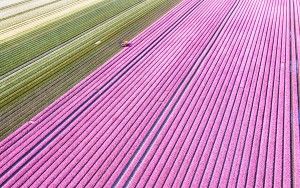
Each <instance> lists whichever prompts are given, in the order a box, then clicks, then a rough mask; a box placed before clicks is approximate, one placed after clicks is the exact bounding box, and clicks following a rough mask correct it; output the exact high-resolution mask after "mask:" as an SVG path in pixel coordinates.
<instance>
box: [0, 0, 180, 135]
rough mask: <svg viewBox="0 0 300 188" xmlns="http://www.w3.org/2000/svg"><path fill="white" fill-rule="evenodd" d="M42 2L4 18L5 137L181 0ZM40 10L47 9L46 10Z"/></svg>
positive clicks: (0, 108) (0, 50) (0, 112)
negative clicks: (121, 42) (24, 18)
mask: <svg viewBox="0 0 300 188" xmlns="http://www.w3.org/2000/svg"><path fill="white" fill-rule="evenodd" d="M43 2H44V3H45V4H42V5H39V6H37V5H35V6H33V5H32V2H31V1H29V2H28V3H30V4H29V5H27V4H28V3H24V4H21V5H16V7H15V8H16V9H17V10H19V9H21V8H23V10H24V11H23V12H17V15H15V17H18V16H23V15H25V16H26V15H28V14H30V16H28V17H27V19H26V20H24V21H23V22H17V23H15V22H14V21H15V17H12V16H9V18H7V19H5V18H6V17H5V16H3V20H1V23H5V24H7V25H6V26H5V27H4V26H2V27H1V31H0V41H1V42H0V66H1V70H0V78H1V79H0V116H1V119H0V124H1V126H0V139H1V138H4V137H5V136H6V135H8V134H9V133H10V132H12V131H13V130H15V129H16V128H17V127H18V126H20V125H21V124H22V123H24V122H26V121H28V120H29V119H30V118H31V117H32V116H33V115H35V114H36V113H38V112H39V111H40V110H42V109H43V108H44V107H46V106H47V105H49V104H50V103H51V102H53V101H54V100H55V99H57V97H59V96H60V95H62V94H63V93H65V92H66V91H67V90H68V89H70V88H71V87H72V86H74V84H76V83H78V82H79V81H80V80H81V79H83V78H84V77H85V76H87V75H88V74H89V73H90V72H91V71H93V70H94V69H95V68H97V67H98V66H99V65H101V64H102V63H104V62H105V61H106V60H107V59H108V58H109V57H111V56H112V55H113V54H115V53H116V52H118V51H119V50H120V48H121V47H120V44H119V43H120V41H122V40H124V39H126V40H130V39H131V38H132V37H134V36H135V35H136V34H137V33H138V32H140V31H142V30H143V29H145V28H146V27H147V26H148V25H149V24H151V23H152V22H153V21H155V20H156V19H157V18H158V17H159V16H160V15H163V14H164V12H166V11H167V10H169V9H170V8H171V7H172V6H174V5H176V4H177V3H178V2H179V0H172V1H167V0H161V1H153V0H151V1H149V0H147V1H141V0H118V1H111V0H100V1H99V0H88V1H78V0H72V1H66V2H64V1H57V0H56V1H53V0H51V1H49V0H48V1H43ZM79 5H80V6H79ZM19 6H21V8H20V7H19ZM24 6H25V7H26V9H24ZM27 6H29V7H27ZM58 6H59V7H60V8H59V9H58V8H57V7H58ZM13 8H14V7H12V8H10V9H13ZM29 8H31V9H30V11H29V10H27V9H29ZM41 10H43V11H46V12H44V14H42V15H41V14H39V13H40V12H41ZM36 12H37V13H36ZM17 20H19V19H17ZM36 22H38V23H36ZM13 24H14V25H13ZM0 25H2V24H0ZM32 25H33V26H32ZM29 26H30V27H29ZM12 33H13V34H12Z"/></svg>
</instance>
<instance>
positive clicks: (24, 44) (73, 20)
mask: <svg viewBox="0 0 300 188" xmlns="http://www.w3.org/2000/svg"><path fill="white" fill-rule="evenodd" d="M140 2H141V0H118V1H111V0H104V1H101V2H100V3H97V4H95V5H93V6H91V7H89V8H87V9H84V10H82V11H79V12H77V13H75V14H72V15H69V16H66V17H64V18H62V19H60V20H58V21H56V22H53V23H51V24H48V25H46V26H44V27H41V28H39V29H36V30H34V31H32V32H30V33H28V34H25V35H22V36H20V37H18V38H16V39H13V40H10V41H7V42H5V43H3V44H0V67H1V69H0V76H1V75H4V74H5V73H7V72H10V71H12V70H13V69H16V68H17V67H19V66H20V65H22V64H24V63H26V62H27V61H29V60H32V59H34V58H36V57H38V56H39V55H41V54H43V53H45V52H47V51H49V50H50V49H52V48H54V47H56V46H59V45H61V44H63V43H65V42H67V41H69V40H70V39H72V38H76V37H77V36H78V35H80V34H81V33H83V32H85V31H86V30H88V29H90V28H93V27H97V26H98V25H101V24H102V23H103V22H105V21H107V20H108V19H112V18H113V17H115V16H116V15H119V14H120V13H122V12H124V11H127V10H128V9H129V8H132V7H133V6H135V5H137V4H140Z"/></svg>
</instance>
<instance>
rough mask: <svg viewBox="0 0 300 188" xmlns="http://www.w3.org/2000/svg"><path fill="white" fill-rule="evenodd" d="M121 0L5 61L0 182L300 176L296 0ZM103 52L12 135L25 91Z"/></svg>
mask: <svg viewBox="0 0 300 188" xmlns="http://www.w3.org/2000/svg"><path fill="white" fill-rule="evenodd" d="M115 2H118V3H124V4H122V6H117V7H118V9H117V10H120V9H122V7H126V6H127V5H128V6H129V7H131V8H130V9H129V10H127V9H126V11H120V13H119V14H118V15H116V16H114V17H113V18H112V19H108V20H107V21H103V23H101V24H100V25H97V26H94V27H92V29H89V30H86V31H84V32H83V31H80V32H79V33H84V34H83V35H81V34H79V35H76V36H77V37H76V38H75V39H73V38H72V37H71V36H69V35H67V36H69V37H70V38H69V39H66V40H67V41H68V42H64V43H61V44H60V43H59V42H60V40H59V41H58V43H57V45H58V48H56V47H55V48H50V51H49V50H46V46H47V45H45V49H44V48H41V49H40V50H41V51H43V50H45V52H41V54H39V55H37V57H40V58H38V59H36V60H35V61H33V62H31V61H28V62H25V63H24V64H23V63H19V64H18V63H16V64H15V65H8V66H7V67H6V71H4V72H3V79H2V80H1V83H3V84H2V85H3V86H2V85H1V86H2V88H5V89H4V90H3V92H2V93H1V96H2V102H1V101H0V102H1V103H0V104H1V105H2V107H3V109H5V113H6V116H4V117H5V118H6V119H5V121H3V122H4V123H6V124H5V126H3V128H4V129H3V130H5V131H3V135H5V136H6V138H4V139H3V140H2V141H1V142H0V187H21V186H23V187H300V157H299V156H300V142H299V134H300V130H299V126H300V124H299V122H300V118H299V117H300V115H299V114H300V112H299V108H300V102H299V101H300V97H299V92H300V85H299V83H300V81H299V79H300V76H299V65H298V63H299V59H298V57H299V56H300V51H299V49H300V1H299V0H182V1H180V2H179V1H178V2H175V1H174V2H172V3H170V2H171V1H163V0H162V1H159V0H145V1H131V2H130V1H125V0H124V1H121V0H120V1H109V3H115ZM49 3H50V1H49ZM69 3H71V2H69ZM78 3H80V2H78ZM99 3H100V4H101V3H104V1H103V2H102V1H101V2H99ZM128 3H132V4H130V5H129V4H128ZM101 5H103V6H105V5H104V4H101ZM119 5H121V4H119ZM66 6H68V5H67V4H66ZM93 6H94V5H92V6H91V7H93ZM100 7H102V6H100ZM171 7H172V8H171ZM105 10H111V9H108V8H106V9H104V8H103V11H105ZM146 10H148V11H146ZM156 10H157V12H156ZM167 10H168V11H167ZM146 12H147V13H146ZM161 12H164V14H163V16H162V14H158V13H161ZM85 13H87V12H85V11H84V12H81V13H80V14H79V15H84V14H85ZM105 15H109V12H107V13H105ZM138 15H140V16H138ZM149 15H152V16H149ZM101 18H102V17H101ZM139 18H140V19H139ZM141 18H143V19H141ZM99 19H100V18H99ZM155 19H157V20H156V21H155V22H154V20H155ZM146 20H147V22H146ZM149 20H150V21H149ZM152 22H153V23H152ZM64 23H65V21H64ZM78 23H80V22H79V21H78ZM84 23H88V21H84ZM138 23H140V24H138ZM150 23H152V24H150ZM74 24H75V23H74ZM58 25H59V24H58ZM72 25H73V24H72ZM78 25H79V24H78ZM127 25H130V26H131V27H130V29H128V30H127V29H126V28H127V27H126V26H127ZM146 25H150V26H149V27H147V28H146V29H141V28H145V27H146ZM54 26H55V25H52V26H51V27H49V28H48V29H49V30H51V29H52V28H55V27H54ZM135 27H137V29H136V31H135V32H134V33H138V32H140V34H138V35H137V36H135V37H133V36H134V34H132V31H133V30H135V29H133V28H135ZM42 28H43V27H41V28H40V29H41V30H40V31H42V30H43V29H42ZM122 28H124V29H122ZM37 29H38V30H39V28H37ZM123 32H124V33H123ZM119 33H120V35H119ZM128 33H130V34H131V35H130V36H131V37H129V38H132V39H129V38H128V39H127V38H126V41H125V40H121V42H122V44H123V46H124V48H123V49H122V50H121V51H120V52H119V53H117V54H115V52H116V51H117V49H120V43H118V42H116V44H118V45H115V47H114V46H113V45H112V46H109V47H108V46H107V45H104V46H103V49H102V48H101V50H98V49H97V48H96V46H101V45H102V43H103V44H106V41H109V40H112V41H118V40H120V39H124V38H125V37H127V36H129V34H128ZM25 35H26V34H25ZM63 36H65V35H63ZM67 36H66V37H67ZM120 36H121V37H120ZM25 39H26V38H23V39H22V40H21V39H18V37H17V38H14V37H12V38H11V39H10V40H12V41H15V42H9V41H10V40H8V41H5V42H4V43H3V44H6V45H7V47H8V49H9V46H10V45H11V46H13V45H14V44H18V43H20V44H22V41H26V40H25ZM45 40H48V39H47V38H46V39H45ZM62 40H63V38H62ZM127 41H128V42H127ZM48 42H49V43H51V40H48ZM48 42H47V43H46V44H48ZM112 44H115V43H113V42H112ZM24 45H25V43H24ZM27 45H30V43H28V44H27ZM49 45H50V44H49ZM61 45H62V48H61V47H60V46H61ZM42 46H44V45H42ZM114 48H115V49H116V50H115V51H113V50H112V51H111V52H110V51H109V50H111V49H114ZM38 49H39V48H38ZM38 49H36V50H35V52H32V53H37V52H36V51H38ZM62 49H63V50H62ZM107 53H110V55H108V56H107V57H110V56H111V58H109V60H108V61H107V62H105V63H104V64H103V65H102V66H99V67H98V66H94V68H93V69H95V70H93V69H92V68H91V69H89V70H93V71H87V73H89V72H90V73H89V74H88V76H85V75H86V74H83V73H82V76H81V77H85V78H84V79H82V80H81V81H80V82H79V83H77V84H76V85H75V86H73V85H74V84H73V85H72V84H70V87H69V88H70V89H69V90H68V91H67V92H66V93H64V94H63V95H61V96H60V97H59V98H58V99H56V100H55V101H54V102H52V103H51V104H50V105H48V106H47V107H46V108H43V110H41V111H39V112H38V113H37V114H36V115H34V117H33V118H30V120H29V119H28V120H26V122H25V123H24V124H23V125H22V126H21V127H19V128H18V129H17V130H16V131H14V132H13V133H11V134H9V135H8V133H9V132H10V131H12V130H13V129H11V128H10V123H7V122H10V121H11V122H13V121H19V120H13V121H12V120H11V119H14V118H13V117H12V116H11V114H12V113H14V115H18V113H21V112H19V111H18V108H20V107H22V106H17V105H18V104H22V100H23V99H24V100H23V101H27V103H28V104H29V105H28V106H26V107H25V108H24V109H27V110H30V109H35V106H34V105H32V106H31V103H29V101H32V100H33V98H30V97H32V96H36V98H37V99H39V98H41V101H43V100H45V99H46V98H43V97H41V96H43V95H47V93H49V96H51V95H52V91H53V92H57V89H56V88H58V85H59V84H58V83H61V84H62V85H63V84H65V83H66V82H68V80H69V79H70V80H69V81H70V82H71V80H73V79H74V78H75V76H74V77H73V74H74V75H77V73H78V74H79V72H80V71H77V70H81V69H82V68H83V67H84V65H86V64H89V63H92V62H98V61H100V60H101V61H104V60H105V59H107V57H106V56H105V58H103V57H102V56H103V54H107ZM18 54H19V53H17V55H18ZM113 54H115V55H113ZM20 57H22V55H21V51H20ZM24 57H27V55H26V54H24ZM81 57H83V58H81ZM7 58H8V59H12V58H15V57H7ZM32 58H35V57H34V55H33V56H32ZM17 59H18V58H16V61H14V62H18V61H17ZM77 62H78V64H77ZM27 63H28V64H27ZM72 65H74V66H75V65H76V66H78V67H77V69H75V68H74V69H72V68H71V67H72ZM10 66H16V67H17V68H10ZM27 66H28V67H27ZM10 69H11V70H10ZM61 70H63V71H61ZM60 71H61V72H60ZM64 71H65V72H64ZM54 72H55V73H54ZM56 72H58V73H56ZM6 74H8V75H6ZM56 75H57V76H56ZM81 77H80V76H79V77H78V79H79V78H81ZM71 78H72V79H71ZM76 78H77V77H76ZM44 79H45V80H46V81H45V82H43V80H44ZM72 83H75V82H72ZM51 84H53V85H51ZM34 88H37V89H38V90H37V91H38V92H37V95H35V93H34V92H32V95H29V94H28V95H27V94H24V98H22V96H23V93H27V90H28V93H30V92H29V91H34ZM62 88H64V87H62ZM66 88H68V87H66ZM61 92H63V90H62V91H61ZM57 93H59V92H57ZM26 97H28V98H26ZM54 98H55V97H53V99H54ZM18 100H20V102H17V103H15V104H16V106H13V105H12V107H10V104H14V103H13V101H18ZM27 103H24V104H27ZM32 104H35V105H36V104H39V103H37V102H35V101H34V103H32ZM9 108H15V109H16V111H10V110H6V109H9ZM33 111H34V110H33ZM10 112H11V113H10ZM33 114H34V113H33ZM21 121H23V120H20V122H21ZM3 137H4V136H3Z"/></svg>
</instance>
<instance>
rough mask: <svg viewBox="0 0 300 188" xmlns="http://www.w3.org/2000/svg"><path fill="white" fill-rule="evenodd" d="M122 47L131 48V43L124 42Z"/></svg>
mask: <svg viewBox="0 0 300 188" xmlns="http://www.w3.org/2000/svg"><path fill="white" fill-rule="evenodd" d="M121 46H122V47H129V46H130V42H128V41H123V42H122V43H121Z"/></svg>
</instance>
